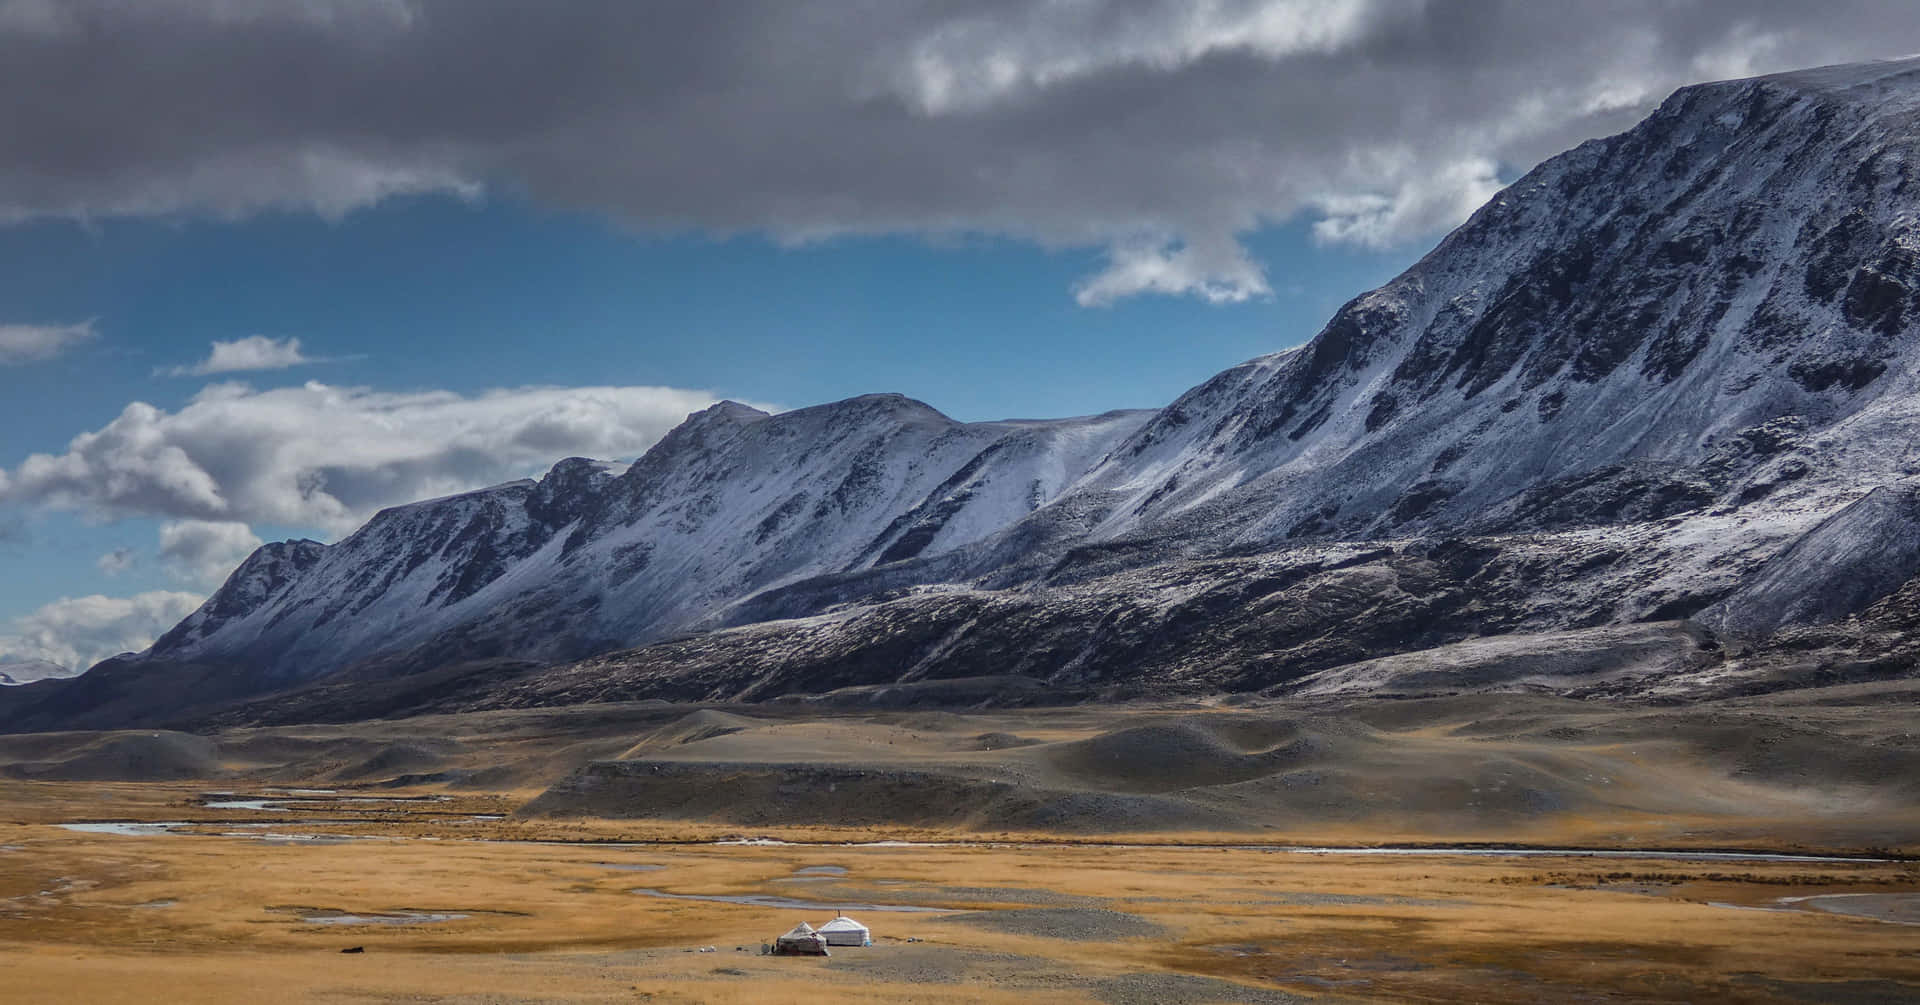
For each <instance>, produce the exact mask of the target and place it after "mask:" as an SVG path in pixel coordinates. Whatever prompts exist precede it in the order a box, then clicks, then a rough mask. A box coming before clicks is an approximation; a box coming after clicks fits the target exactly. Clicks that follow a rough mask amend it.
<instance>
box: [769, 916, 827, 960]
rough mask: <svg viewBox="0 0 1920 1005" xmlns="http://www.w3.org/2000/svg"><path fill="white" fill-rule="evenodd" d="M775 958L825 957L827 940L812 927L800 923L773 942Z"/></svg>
mask: <svg viewBox="0 0 1920 1005" xmlns="http://www.w3.org/2000/svg"><path fill="white" fill-rule="evenodd" d="M773 954H774V955H775V956H825V955H827V940H826V939H825V938H824V937H822V936H821V934H820V933H819V932H816V931H814V930H813V926H812V925H809V924H807V923H806V922H804V921H802V922H801V923H799V924H797V925H795V926H793V931H791V932H788V933H787V934H785V935H782V936H780V937H779V938H777V939H775V940H773Z"/></svg>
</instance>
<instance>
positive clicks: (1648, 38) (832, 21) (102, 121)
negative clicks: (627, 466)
mask: <svg viewBox="0 0 1920 1005" xmlns="http://www.w3.org/2000/svg"><path fill="white" fill-rule="evenodd" d="M1916 49H1920V5H1915V4H1891V3H1886V2H1884V0H1827V2H1823V3H1820V4H1807V3H1789V2H1785V0H1690V2H1686V3H1674V2H1669V0H1617V2H1609V3H1541V2H1539V0H1478V2H1473V3H1450V4H1449V3H1432V2H1424V0H996V2H993V3H973V4H966V3H953V2H950V0H889V2H886V3H863V4H847V3H821V2H806V0H734V2H728V3H686V4H644V3H631V2H626V0H575V2H569V3H564V4H530V3H526V2H524V0H324V2H314V3H297V4H296V3H277V4H275V3H264V4H263V3H235V2H233V0H167V2H164V3H161V2H151V3H137V4H136V3H125V2H123V0H59V2H57V3H56V2H48V0H0V93H7V94H33V95H35V100H33V101H16V102H0V136H5V137H7V138H8V147H7V152H8V156H7V157H5V158H0V222H4V221H6V220H9V219H12V220H22V219H32V218H36V217H46V216H68V217H74V218H83V219H84V218H97V217H101V216H111V215H116V214H181V213H203V214H209V215H213V216H216V217H232V216H239V215H244V214H248V213H254V212H258V211H262V210H271V209H305V210H311V211H313V212H317V213H321V214H323V215H329V216H337V215H339V214H341V213H345V212H348V211H350V210H352V209H354V208H356V207H360V206H366V205H371V204H373V203H376V202H379V201H381V200H383V199H387V198H390V197H394V196H397V195H405V194H411V193H423V192H441V193H451V194H453V195H455V196H457V197H461V198H477V197H480V196H481V195H482V194H484V192H486V191H487V190H489V189H498V190H501V191H508V192H513V193H515V194H516V195H520V194H524V195H525V196H528V197H530V198H532V199H534V200H536V201H538V202H542V203H544V204H547V205H551V206H558V207H561V208H566V209H584V210H588V211H591V212H597V213H604V214H607V215H610V216H613V217H617V218H619V219H621V220H623V221H625V222H626V223H628V224H631V225H633V226H635V227H637V228H640V229H643V230H655V231H658V230H668V231H671V230H686V229H694V230H703V231H710V232H718V233H735V232H742V231H752V232H760V233H765V234H769V235H772V236H773V237H775V238H777V239H780V240H786V241H796V240H807V239H811V238H818V237H821V236H827V235H838V234H909V235H924V236H951V235H956V234H959V235H968V234H994V235H1004V236H1010V237H1013V238H1016V239H1020V240H1027V241H1032V242H1036V243H1038V244H1041V245H1045V246H1048V247H1056V248H1058V247H1075V248H1099V249H1104V250H1105V251H1106V253H1107V257H1108V261H1109V265H1108V267H1107V268H1106V269H1105V270H1104V271H1102V272H1101V273H1099V274H1098V275H1095V276H1092V277H1088V278H1087V279H1085V280H1083V281H1082V282H1081V283H1079V284H1078V285H1077V287H1076V293H1077V296H1078V297H1079V298H1080V299H1081V300H1082V301H1083V302H1086V303H1093V304H1099V303H1110V302H1112V301H1113V300H1115V299H1118V298H1122V297H1127V296H1132V295H1136V294H1141V293H1159V294H1173V295H1186V296H1198V297H1202V298H1206V299H1211V300H1216V301H1234V300H1240V299H1245V298H1248V297H1256V296H1261V295H1264V294H1265V292H1266V281H1265V278H1264V276H1262V275H1261V272H1260V269H1259V268H1258V267H1257V263H1252V262H1250V261H1249V260H1248V257H1247V255H1246V253H1245V252H1244V250H1243V249H1241V247H1240V245H1239V241H1240V239H1241V237H1243V236H1244V235H1245V234H1247V233H1250V232H1252V231H1254V230H1257V229H1259V228H1261V227H1264V226H1268V225H1270V224H1273V223H1275V222H1279V221H1287V220H1292V219H1295V218H1306V219H1308V220H1310V221H1320V223H1321V225H1320V226H1319V227H1318V228H1317V230H1316V234H1317V236H1318V237H1319V238H1320V239H1321V240H1322V241H1327V242H1336V243H1352V244H1358V245H1363V246H1380V245H1386V244H1398V243H1402V242H1407V241H1411V240H1424V239H1427V238H1429V237H1431V236H1433V234H1434V233H1435V232H1436V231H1439V230H1443V229H1445V228H1446V227H1448V226H1451V225H1453V224H1455V223H1458V222H1459V221H1460V220H1461V219H1463V218H1464V217H1465V216H1466V214H1467V213H1468V211H1470V210H1471V209H1472V208H1473V207H1474V206H1475V205H1477V204H1478V202H1479V201H1480V200H1481V199H1482V198H1484V196H1485V195H1486V194H1487V192H1488V191H1489V189H1490V188H1491V187H1492V186H1493V185H1494V184H1496V173H1495V170H1494V167H1493V166H1494V165H1498V177H1499V178H1502V179H1511V178H1512V177H1513V176H1514V175H1515V174H1517V173H1518V172H1520V171H1524V170H1525V169H1527V168H1529V167H1531V166H1532V165H1533V164H1535V163H1537V162H1538V161H1539V160H1540V159H1542V158H1544V157H1546V156H1548V155H1550V154H1553V153H1555V152H1557V151H1559V150H1561V149H1564V148H1566V147H1569V146H1571V145H1573V144H1574V143H1577V142H1579V141H1580V140H1583V139H1587V138H1590V137H1593V136H1597V135H1602V134H1605V133H1609V132H1614V131H1617V130H1619V129H1622V128H1625V127H1626V126H1628V125H1630V124H1631V123H1632V121H1633V120H1634V119H1635V118H1637V117H1639V116H1640V115H1642V114H1644V113H1645V112H1647V111H1648V110H1650V109H1651V108H1652V106H1653V104H1654V103H1655V102H1657V101H1658V100H1659V99H1660V98H1661V97H1663V96H1664V95H1665V94H1667V93H1668V92H1669V91H1671V90H1672V89H1673V88H1675V87H1677V86H1680V85H1682V84H1688V83H1693V82H1696V81H1700V80H1707V79H1715V78H1722V77H1727V76H1738V75H1744V74H1752V73H1765V72H1771V71H1775V70H1784V69H1791V68H1794V67H1798V66H1811V65H1818V64H1821V63H1832V62H1844V61H1853V60H1861V59H1868V58H1874V57H1878V56H1894V55H1901V54H1904V53H1907V52H1911V51H1913V50H1916ZM556 52H564V53H566V54H567V67H566V70H567V72H565V73H553V72H550V71H551V69H552V58H551V54H552V53H556ZM236 53H239V54H244V55H245V58H235V54H236ZM73 67H87V68H88V72H87V73H86V74H83V75H78V76H76V75H75V74H74V73H73V72H72V68H73ZM49 80H59V81H61V82H62V86H60V87H57V88H50V87H48V86H47V83H46V82H47V81H49ZM319 94H324V95H325V100H316V95H319ZM1141 235H1153V236H1152V238H1150V239H1143V238H1142V236H1141Z"/></svg>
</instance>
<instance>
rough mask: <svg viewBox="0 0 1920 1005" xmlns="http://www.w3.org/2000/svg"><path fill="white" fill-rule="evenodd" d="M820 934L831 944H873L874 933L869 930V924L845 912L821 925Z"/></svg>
mask: <svg viewBox="0 0 1920 1005" xmlns="http://www.w3.org/2000/svg"><path fill="white" fill-rule="evenodd" d="M820 935H821V937H822V938H825V939H826V940H827V945H829V946H871V945H873V933H872V932H869V931H867V926H865V925H863V924H861V923H859V922H858V921H855V920H853V919H852V918H849V917H847V916H846V915H844V914H837V915H835V916H834V919H833V920H832V921H829V922H827V923H826V924H824V925H821V926H820Z"/></svg>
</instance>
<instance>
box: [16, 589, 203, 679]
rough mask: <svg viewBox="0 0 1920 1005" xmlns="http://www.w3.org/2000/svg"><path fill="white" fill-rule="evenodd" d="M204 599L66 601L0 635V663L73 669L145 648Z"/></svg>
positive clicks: (161, 593) (160, 594) (161, 594)
mask: <svg viewBox="0 0 1920 1005" xmlns="http://www.w3.org/2000/svg"><path fill="white" fill-rule="evenodd" d="M202 599H203V598H202V597H201V596H200V595H199V594H195V593H181V592H178V591H175V590H154V591H151V592H148V593H140V594H136V595H134V596H131V597H104V596H99V595H94V596H88V597H63V598H61V599H59V600H56V601H54V602H53V603H51V604H48V605H46V606H45V607H42V608H40V609H39V610H37V611H33V612H32V613H29V614H23V615H21V616H20V617H17V618H15V619H13V621H12V622H10V623H9V624H7V625H6V626H5V628H4V629H3V630H0V663H27V662H32V661H34V660H46V661H47V662H49V663H57V664H59V665H61V666H63V667H67V668H69V669H74V670H79V669H85V668H86V667H89V666H92V665H93V664H95V663H98V662H99V661H101V660H103V659H106V658H107V657H109V656H114V655H118V654H120V653H123V652H137V651H139V650H141V649H145V648H146V647H147V646H149V645H151V644H152V643H153V640H154V639H156V638H158V637H159V635H160V633H161V632H164V631H166V630H167V629H169V628H172V627H173V626H174V625H175V624H178V623H179V621H180V619H182V618H184V617H186V616H187V615H189V614H192V613H193V611H194V609H195V608H197V607H199V606H200V602H201V600H202Z"/></svg>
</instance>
